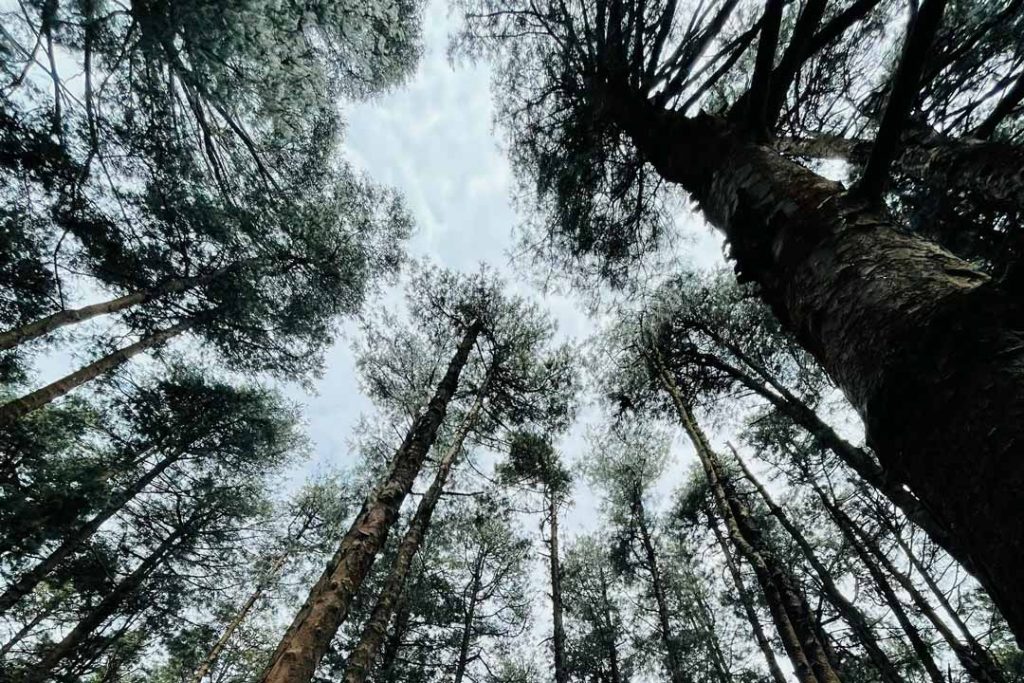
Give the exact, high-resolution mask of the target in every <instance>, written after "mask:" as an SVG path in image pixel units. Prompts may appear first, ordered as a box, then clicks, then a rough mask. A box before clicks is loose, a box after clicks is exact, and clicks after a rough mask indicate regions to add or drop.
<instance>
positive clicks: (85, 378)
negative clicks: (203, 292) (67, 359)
mask: <svg viewBox="0 0 1024 683" xmlns="http://www.w3.org/2000/svg"><path fill="white" fill-rule="evenodd" d="M195 323H196V321H195V319H189V320H184V321H182V322H180V323H178V324H177V325H172V326H171V327H168V328H167V329H164V330H160V331H159V332H154V333H153V334H151V335H149V336H148V337H144V338H143V339H140V340H139V341H137V342H135V343H134V344H129V345H128V346H125V347H124V348H121V349H118V350H117V351H114V352H113V353H110V354H107V355H106V356H104V357H103V358H100V359H99V360H97V361H94V362H92V363H89V364H88V365H86V366H85V367H84V368H82V369H80V370H76V371H75V372H73V373H71V374H70V375H66V376H65V377H62V378H61V379H59V380H57V381H55V382H51V383H50V384H48V385H46V386H45V387H43V388H42V389H37V390H36V391H33V392H32V393H30V394H26V395H25V396H22V397H21V398H17V399H14V400H13V401H9V402H8V403H5V404H3V405H2V406H0V427H2V426H3V425H5V424H10V423H12V422H14V421H15V420H17V419H18V418H20V417H22V416H23V415H27V414H28V413H31V412H32V411H34V410H38V409H39V408H42V407H43V406H45V405H46V404H48V403H50V402H51V401H53V400H54V399H57V398H60V397H61V396H64V395H65V394H67V393H68V392H70V391H72V390H73V389H75V388H77V387H80V386H81V385H83V384H85V383H86V382H89V381H92V380H94V379H96V378H97V377H99V376H101V375H104V374H106V373H108V372H111V371H112V370H115V369H117V368H118V367H120V366H122V365H124V364H125V363H127V362H128V361H129V360H131V359H132V358H133V357H135V356H137V355H139V354H140V353H142V352H143V351H148V350H149V349H152V348H156V347H157V346H160V345H161V344H163V343H165V342H166V341H168V340H170V339H173V338H174V337H176V336H178V335H179V334H181V333H182V332H185V331H186V330H188V329H189V328H190V327H192V326H193V325H195Z"/></svg>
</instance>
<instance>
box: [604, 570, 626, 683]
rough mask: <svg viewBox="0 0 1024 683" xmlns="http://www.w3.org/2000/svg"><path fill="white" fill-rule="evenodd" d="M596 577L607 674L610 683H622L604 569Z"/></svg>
mask: <svg viewBox="0 0 1024 683" xmlns="http://www.w3.org/2000/svg"><path fill="white" fill-rule="evenodd" d="M598 576H599V578H600V581H601V601H602V603H603V607H604V614H603V615H602V616H603V617H604V631H605V638H604V640H605V647H606V648H607V650H608V672H609V674H610V675H611V682H610V683H622V674H621V673H620V671H619V648H618V645H617V643H616V637H615V626H614V622H613V621H612V616H611V610H612V608H611V600H609V599H608V581H607V579H606V578H605V575H604V567H598Z"/></svg>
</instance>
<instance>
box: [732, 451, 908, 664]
mask: <svg viewBox="0 0 1024 683" xmlns="http://www.w3.org/2000/svg"><path fill="white" fill-rule="evenodd" d="M730 448H731V445H730ZM733 455H734V456H735V458H736V462H737V463H739V466H740V469H741V470H742V471H743V475H744V476H745V477H746V478H747V480H748V481H749V482H750V483H751V484H753V486H754V488H755V489H757V492H758V493H759V494H760V495H761V498H762V500H764V502H765V504H766V505H767V506H768V510H769V511H770V512H771V513H772V515H773V516H774V517H775V518H776V519H777V520H779V523H780V524H781V525H782V528H784V529H785V530H786V532H787V533H788V534H789V535H790V537H791V538H792V539H793V540H794V541H796V544H797V547H799V548H800V551H801V552H802V553H803V556H804V558H805V559H806V560H807V562H808V564H810V565H811V567H812V568H813V569H814V572H815V574H817V575H818V580H819V581H820V582H821V587H822V591H823V592H824V593H825V596H826V597H827V598H828V601H829V602H830V603H832V606H833V607H835V608H836V611H838V612H839V614H840V615H841V616H842V617H843V619H844V620H845V621H846V623H848V624H849V625H850V628H852V629H853V632H854V634H855V635H856V636H857V640H859V641H860V643H861V645H862V646H863V647H864V649H865V651H867V653H868V657H869V658H870V659H871V662H872V664H874V665H875V667H876V668H877V669H878V674H879V677H880V680H883V681H886V682H887V683H903V678H902V677H901V676H900V675H899V672H898V671H897V670H896V667H895V665H894V664H893V663H892V661H891V660H890V659H889V656H888V655H887V654H885V652H884V651H883V650H882V648H881V647H880V646H879V644H878V639H877V638H876V637H875V633H874V630H873V629H872V628H871V625H870V624H869V623H868V620H867V617H865V616H864V613H863V612H861V611H860V610H859V609H857V606H856V605H854V604H853V603H852V602H850V601H849V600H848V599H847V598H846V596H845V595H843V593H842V591H840V590H839V588H838V587H837V586H836V584H835V581H833V580H832V575H831V573H830V572H829V570H828V568H827V567H825V565H824V564H822V563H821V560H819V559H818V557H817V555H816V554H815V553H814V548H813V547H812V546H811V543H810V542H809V541H808V540H807V538H806V537H805V536H804V534H803V532H802V531H800V529H799V527H797V526H796V524H794V523H793V522H792V521H791V520H790V519H789V516H788V515H787V514H786V512H785V511H784V510H783V509H782V508H781V507H779V505H778V504H777V503H776V502H775V501H774V500H773V499H772V497H771V495H770V494H769V493H768V491H767V490H766V489H765V488H764V486H762V485H761V482H760V481H758V480H757V477H755V476H754V474H753V472H751V471H750V470H749V469H748V468H747V465H746V463H745V462H743V458H741V457H740V455H739V453H737V452H736V450H735V449H733Z"/></svg>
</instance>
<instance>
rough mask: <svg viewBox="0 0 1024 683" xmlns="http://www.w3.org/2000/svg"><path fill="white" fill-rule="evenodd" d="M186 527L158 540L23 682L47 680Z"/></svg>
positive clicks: (36, 682) (136, 585)
mask: <svg viewBox="0 0 1024 683" xmlns="http://www.w3.org/2000/svg"><path fill="white" fill-rule="evenodd" d="M188 529H189V525H188V524H183V525H181V526H180V527H179V528H177V529H175V530H174V532H173V533H171V534H169V535H168V536H167V537H166V538H165V539H164V540H163V541H161V542H160V545H158V546H157V547H156V549H155V550H153V552H151V553H150V554H149V555H148V556H147V557H146V559H145V560H143V561H142V562H141V563H140V564H139V566H138V567H136V568H135V569H133V570H132V572H131V573H130V574H128V576H126V577H125V578H124V579H122V580H121V582H120V583H118V584H117V586H115V587H114V590H112V591H111V592H110V593H108V594H107V595H106V596H104V598H103V599H102V600H100V601H99V603H97V605H96V606H95V607H93V608H92V610H90V611H89V613H88V614H86V615H85V617H83V618H82V620H81V621H79V622H78V624H77V625H75V627H74V628H73V629H71V631H70V632H69V633H68V634H67V635H66V636H64V638H63V639H61V641H60V642H59V643H57V644H56V645H54V646H52V647H50V648H49V649H47V650H46V652H45V653H44V654H43V658H42V660H41V661H40V662H39V664H38V665H36V666H35V667H34V668H33V669H32V670H31V671H30V672H29V673H28V674H27V676H26V677H25V679H24V683H40V682H41V681H45V680H48V679H49V678H50V676H51V674H52V673H53V671H54V669H56V668H57V665H58V664H60V663H61V662H62V661H63V660H64V659H65V658H66V657H68V656H70V655H71V654H73V653H74V651H75V650H76V649H77V648H78V647H79V646H80V645H81V644H82V642H83V641H84V640H85V639H86V638H88V637H89V636H90V635H91V634H92V633H93V631H95V630H96V629H97V628H99V627H100V626H101V625H102V624H103V622H105V621H106V620H107V619H109V618H110V617H111V616H112V615H113V614H114V613H115V612H116V611H117V609H118V608H119V607H120V606H121V604H122V603H124V601H125V600H126V599H127V598H128V597H130V596H131V595H132V594H133V593H134V592H135V591H136V590H138V588H139V587H140V586H141V585H142V582H143V581H145V580H146V578H147V577H148V576H149V575H150V574H151V573H152V571H153V570H154V569H155V568H156V567H157V565H158V564H159V563H160V562H161V561H162V560H163V559H164V557H166V556H167V554H168V553H169V552H170V551H171V549H172V548H173V547H174V545H175V544H176V543H177V542H178V541H179V540H181V538H182V537H183V536H185V534H186V533H187V531H188Z"/></svg>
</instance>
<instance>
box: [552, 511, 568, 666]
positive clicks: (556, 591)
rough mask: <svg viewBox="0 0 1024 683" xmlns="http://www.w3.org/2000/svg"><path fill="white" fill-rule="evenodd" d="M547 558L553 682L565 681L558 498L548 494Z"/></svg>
mask: <svg viewBox="0 0 1024 683" xmlns="http://www.w3.org/2000/svg"><path fill="white" fill-rule="evenodd" d="M548 516H549V518H550V535H549V536H548V551H549V554H548V560H549V569H550V573H551V622H552V626H553V632H552V644H553V646H554V655H555V683H567V681H568V680H569V674H568V672H567V671H566V669H565V625H564V623H563V620H562V568H561V564H560V560H559V557H558V498H557V496H555V495H554V494H553V493H549V494H548Z"/></svg>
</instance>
